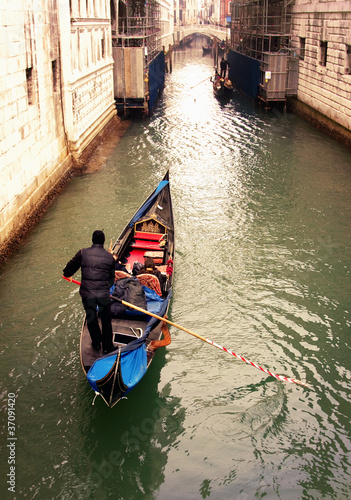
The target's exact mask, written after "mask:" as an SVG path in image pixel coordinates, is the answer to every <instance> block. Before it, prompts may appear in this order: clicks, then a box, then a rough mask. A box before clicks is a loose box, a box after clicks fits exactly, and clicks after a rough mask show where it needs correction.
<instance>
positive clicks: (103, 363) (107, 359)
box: [87, 290, 172, 392]
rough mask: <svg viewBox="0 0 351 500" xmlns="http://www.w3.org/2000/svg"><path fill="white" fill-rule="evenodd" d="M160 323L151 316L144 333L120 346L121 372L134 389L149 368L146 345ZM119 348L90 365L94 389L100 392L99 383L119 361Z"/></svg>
mask: <svg viewBox="0 0 351 500" xmlns="http://www.w3.org/2000/svg"><path fill="white" fill-rule="evenodd" d="M171 296H172V291H171V290H170V291H169V293H168V296H167V298H166V299H164V301H163V303H162V306H161V309H160V312H159V316H161V317H163V316H164V314H165V313H166V311H167V307H168V303H169V301H170V300H171ZM159 323H160V320H159V319H157V318H151V319H150V321H149V323H148V324H147V326H146V328H145V331H144V333H143V335H142V336H141V337H140V338H138V339H136V340H133V341H132V342H130V343H129V344H127V345H125V346H123V347H121V348H120V352H121V360H120V366H121V374H122V379H123V382H124V383H125V385H126V386H128V390H129V389H132V388H133V387H134V385H135V384H137V383H138V382H139V380H140V379H141V378H142V377H143V376H144V375H145V373H146V370H147V361H146V346H145V342H146V340H147V338H148V336H149V334H150V332H151V331H152V330H154V328H156V326H157V325H158V324H159ZM117 356H118V350H117V351H115V352H112V353H111V354H107V355H106V356H103V357H102V358H99V359H98V360H96V361H95V363H94V364H93V365H92V366H91V367H90V369H89V371H88V373H87V379H88V382H89V384H90V385H91V387H92V388H93V389H94V391H96V392H99V390H98V388H97V383H98V382H99V381H100V380H102V379H104V378H105V377H106V375H107V374H108V373H109V372H110V371H111V369H112V368H113V366H114V363H115V362H116V361H117Z"/></svg>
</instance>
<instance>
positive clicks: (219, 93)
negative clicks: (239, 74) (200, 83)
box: [211, 73, 233, 97]
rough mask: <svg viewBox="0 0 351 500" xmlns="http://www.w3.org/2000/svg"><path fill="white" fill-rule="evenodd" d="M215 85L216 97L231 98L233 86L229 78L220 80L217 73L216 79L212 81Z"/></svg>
mask: <svg viewBox="0 0 351 500" xmlns="http://www.w3.org/2000/svg"><path fill="white" fill-rule="evenodd" d="M211 81H212V85H213V93H214V95H215V96H216V97H224V96H230V95H231V93H232V92H233V84H232V81H231V80H229V78H227V77H226V78H220V76H219V74H218V73H216V75H215V77H214V78H213V79H211Z"/></svg>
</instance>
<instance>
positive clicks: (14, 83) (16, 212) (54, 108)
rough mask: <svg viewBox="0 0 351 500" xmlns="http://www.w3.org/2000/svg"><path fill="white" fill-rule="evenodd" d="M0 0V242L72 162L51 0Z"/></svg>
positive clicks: (55, 21) (55, 23)
mask: <svg viewBox="0 0 351 500" xmlns="http://www.w3.org/2000/svg"><path fill="white" fill-rule="evenodd" d="M32 5H33V2H30V1H29V0H22V1H21V0H2V1H1V3H0V53H1V64H0V88H1V92H0V113H1V120H0V127H1V132H0V148H1V149H0V181H1V191H0V244H2V243H3V242H4V241H5V240H6V239H7V238H8V237H9V236H10V235H11V233H12V231H13V230H14V229H16V228H18V227H19V226H20V225H21V223H22V222H23V220H24V219H25V217H26V215H27V214H28V213H30V212H31V210H32V209H33V207H34V206H35V205H36V204H37V203H38V202H39V201H40V199H41V198H42V197H43V194H44V193H45V192H48V191H49V190H50V188H52V186H53V185H54V184H55V183H56V182H57V180H58V179H59V178H60V177H62V176H63V175H64V174H65V172H67V170H68V169H69V167H70V155H69V151H68V148H67V140H66V137H65V130H64V126H63V109H62V105H61V103H62V99H61V86H60V50H59V43H58V24H57V9H55V8H54V2H47V1H45V0H38V1H37V2H36V6H37V8H35V9H34V8H33V6H32Z"/></svg>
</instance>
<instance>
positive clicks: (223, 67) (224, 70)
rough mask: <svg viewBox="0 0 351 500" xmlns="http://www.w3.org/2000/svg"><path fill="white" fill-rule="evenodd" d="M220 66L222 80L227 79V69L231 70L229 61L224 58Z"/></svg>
mask: <svg viewBox="0 0 351 500" xmlns="http://www.w3.org/2000/svg"><path fill="white" fill-rule="evenodd" d="M220 66H221V78H225V77H226V73H227V67H228V68H229V69H230V66H229V63H228V61H227V60H226V59H224V57H222V60H221V64H220Z"/></svg>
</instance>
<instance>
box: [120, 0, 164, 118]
mask: <svg viewBox="0 0 351 500" xmlns="http://www.w3.org/2000/svg"><path fill="white" fill-rule="evenodd" d="M160 17H161V13H160V4H159V3H158V2H157V1H156V0H148V1H147V2H145V1H144V0H134V1H133V0H132V1H131V2H129V1H127V0H119V1H118V16H117V15H116V16H115V22H114V23H113V25H112V52H113V59H114V63H115V64H114V95H115V101H116V106H117V109H118V110H123V111H124V113H126V110H127V109H132V108H134V109H138V108H139V109H142V110H143V111H144V113H145V114H148V112H149V109H148V101H149V96H150V93H149V67H150V64H151V63H152V62H153V61H154V60H155V59H156V57H157V55H158V54H159V53H160V50H161V48H160V30H161V28H160V24H161V23H160Z"/></svg>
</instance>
